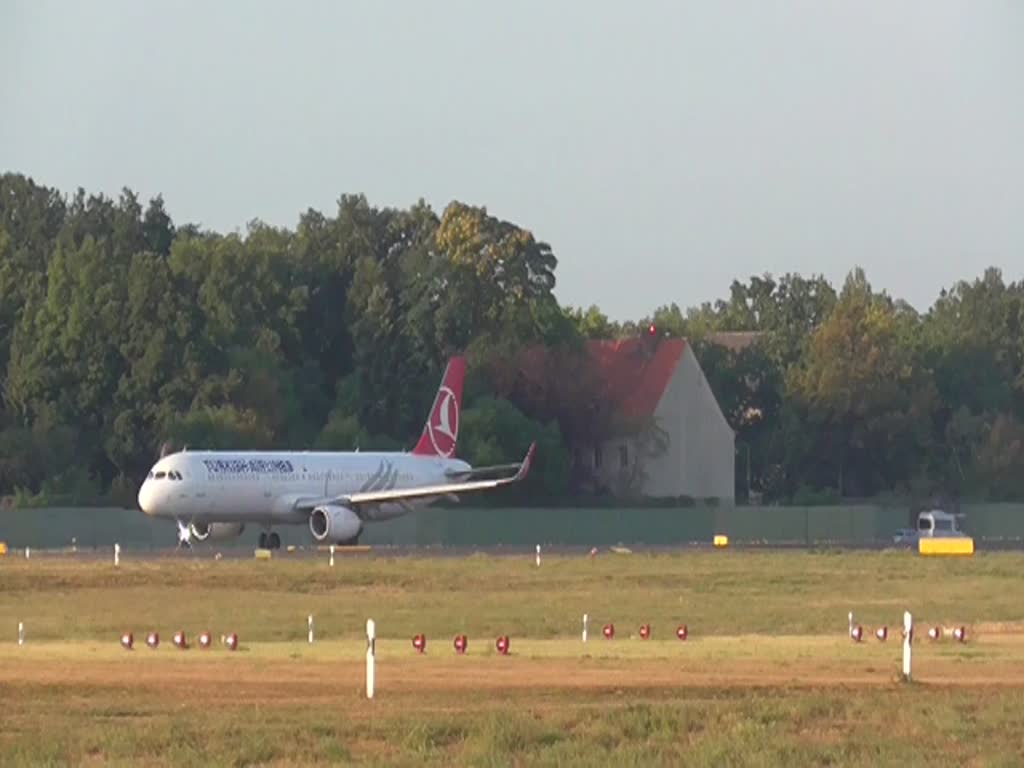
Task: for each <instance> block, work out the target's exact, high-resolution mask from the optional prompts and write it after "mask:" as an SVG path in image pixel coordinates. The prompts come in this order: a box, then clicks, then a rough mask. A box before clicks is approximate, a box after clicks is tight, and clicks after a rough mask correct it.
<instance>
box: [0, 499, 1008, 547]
mask: <svg viewBox="0 0 1024 768" xmlns="http://www.w3.org/2000/svg"><path fill="white" fill-rule="evenodd" d="M961 511H962V512H963V513H965V515H966V519H965V524H964V527H965V529H966V531H967V533H969V534H970V535H972V536H974V537H975V538H976V539H977V540H979V542H984V541H986V540H988V541H999V542H1003V543H1005V542H1014V541H1017V542H1021V545H1022V546H1024V504H975V505H964V506H962V508H961ZM908 527H911V515H910V512H909V510H908V509H907V508H906V507H895V506H882V505H871V504H862V505H857V506H820V507H755V506H751V507H746V506H738V507H700V506H698V507H685V508H629V507H621V508H523V509H517V508H506V509H474V508H468V507H467V508H455V509H442V508H427V509H422V510H419V511H416V512H414V513H412V514H410V515H406V516H405V517H402V518H399V519H397V520H392V521H389V522H385V523H376V524H371V525H368V526H367V527H366V528H365V530H364V533H363V536H362V539H361V543H365V544H371V545H378V546H395V547H428V546H429V547H499V546H504V547H531V548H532V547H533V546H534V545H535V544H542V545H544V546H549V547H550V546H556V547H557V546H561V547H592V546H599V547H600V546H610V545H615V544H624V545H627V546H653V547H663V546H680V545H686V544H691V543H695V542H696V543H705V544H706V543H709V542H710V541H711V540H712V538H713V537H714V536H715V535H716V534H725V535H727V536H728V537H729V538H730V540H731V541H733V542H736V543H758V544H766V545H778V546H787V545H788V546H830V545H831V546H844V545H845V546H867V545H877V544H879V543H885V542H892V537H893V534H894V533H895V532H896V531H897V530H898V529H901V528H908ZM259 530H260V526H258V525H252V526H248V527H247V529H246V531H245V532H244V533H243V535H242V536H241V537H240V538H238V539H232V540H228V541H222V542H218V543H217V547H219V548H232V547H245V548H251V547H253V546H254V544H255V539H256V536H257V533H258V531H259ZM275 530H276V531H278V533H279V534H280V536H281V541H282V545H283V546H288V545H290V544H294V545H297V546H308V545H310V544H311V543H312V537H311V536H310V533H309V530H308V529H307V528H306V527H305V526H300V525H291V526H280V527H277V528H275ZM177 540H178V539H177V530H176V526H175V524H174V522H173V521H169V520H155V519H152V518H149V517H146V516H145V515H144V514H142V513H141V512H139V511H136V510H129V509H118V508H40V509H11V510H0V541H5V542H7V544H8V546H9V547H10V548H11V549H21V548H24V547H32V548H35V549H52V548H64V547H71V546H75V547H77V548H79V549H97V548H103V547H110V546H112V545H113V543H114V542H118V543H119V544H120V545H121V547H122V548H124V549H126V550H129V549H137V550H138V549H149V550H156V549H167V548H172V547H174V546H175V545H176V544H177Z"/></svg>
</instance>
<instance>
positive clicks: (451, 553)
mask: <svg viewBox="0 0 1024 768" xmlns="http://www.w3.org/2000/svg"><path fill="white" fill-rule="evenodd" d="M975 546H976V551H1024V539H1002V540H992V541H985V540H976V541H975ZM593 549H594V550H595V552H596V554H598V555H612V554H617V553H619V554H622V553H637V554H640V553H657V554H673V553H675V554H679V553H684V552H694V551H707V550H713V549H714V546H713V545H712V544H711V543H709V542H692V543H687V544H674V545H647V544H633V545H618V546H598V547H594V548H593ZM729 549H733V550H743V551H760V552H771V551H780V552H781V551H820V550H850V551H882V550H886V549H895V550H908V551H915V550H916V546H914V545H907V544H893V543H892V542H891V541H878V542H856V543H843V542H836V543H829V542H817V543H814V544H811V545H808V544H806V543H804V542H794V543H780V542H770V543H768V542H765V543H760V542H738V543H737V542H730V544H729ZM591 551H592V550H591V547H581V546H557V545H553V546H542V548H541V557H542V558H543V557H544V555H558V556H579V557H586V556H589V555H590V553H591ZM477 553H480V554H485V555H487V556H489V557H515V558H523V557H526V558H531V559H532V558H534V557H535V556H536V550H535V549H534V548H533V547H519V546H484V547H464V546H457V547H441V546H374V545H360V546H357V547H336V548H335V554H334V556H335V560H340V559H345V558H353V557H359V558H366V557H436V558H460V557H468V556H470V555H473V554H477ZM255 556H256V549H255V548H248V547H244V546H238V545H233V546H228V547H217V546H216V545H212V544H196V545H194V547H193V549H191V550H189V549H188V548H181V549H178V548H175V547H165V548H160V549H152V548H148V547H144V548H139V549H133V548H132V547H130V546H127V547H125V546H122V548H121V559H122V560H125V561H129V560H166V559H179V560H180V559H186V560H213V559H224V560H252V559H254V557H255ZM6 557H7V558H11V559H13V558H19V559H22V558H24V557H25V551H24V548H19V547H13V546H12V547H11V548H10V549H9V551H8V553H7V556H6ZM30 558H34V559H38V558H45V559H53V558H61V559H74V560H87V561H99V560H109V561H112V560H113V547H112V546H108V547H101V548H92V547H88V548H78V549H72V548H70V547H64V548H60V549H31V550H30ZM272 558H273V559H288V560H314V559H321V558H323V559H328V558H330V552H329V550H328V548H327V547H314V546H306V547H295V548H293V549H290V550H289V549H286V548H283V547H282V549H280V550H276V551H274V552H272Z"/></svg>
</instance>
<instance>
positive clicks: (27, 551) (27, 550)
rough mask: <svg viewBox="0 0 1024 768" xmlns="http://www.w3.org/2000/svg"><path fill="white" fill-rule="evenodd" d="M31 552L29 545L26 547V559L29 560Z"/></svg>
mask: <svg viewBox="0 0 1024 768" xmlns="http://www.w3.org/2000/svg"><path fill="white" fill-rule="evenodd" d="M30 554H31V552H30V550H29V548H28V547H25V559H26V560H28V559H29V555H30Z"/></svg>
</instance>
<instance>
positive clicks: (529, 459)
mask: <svg viewBox="0 0 1024 768" xmlns="http://www.w3.org/2000/svg"><path fill="white" fill-rule="evenodd" d="M536 452H537V441H534V442H532V443H530V450H528V451H527V452H526V458H525V459H523V463H522V464H520V465H519V471H518V472H516V476H515V478H514V480H522V479H523V478H524V477H526V475H527V473H528V472H529V471H530V465H531V464H533V454H535V453H536Z"/></svg>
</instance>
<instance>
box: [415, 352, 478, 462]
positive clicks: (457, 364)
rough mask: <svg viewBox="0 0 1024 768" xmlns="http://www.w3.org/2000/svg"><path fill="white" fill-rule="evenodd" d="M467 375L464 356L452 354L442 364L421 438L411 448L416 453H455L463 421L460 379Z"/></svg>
mask: <svg viewBox="0 0 1024 768" xmlns="http://www.w3.org/2000/svg"><path fill="white" fill-rule="evenodd" d="M465 378H466V359H465V358H464V357H453V358H452V359H451V360H449V361H448V367H447V368H445V371H444V378H443V379H442V380H441V387H440V388H439V389H438V390H437V397H435V398H434V404H433V406H431V408H430V415H429V416H428V417H427V423H426V424H425V425H424V427H423V434H422V435H420V441H419V442H418V443H416V447H415V448H413V449H412V452H413V453H414V454H416V455H417V456H440V457H442V458H445V459H449V458H452V457H453V456H455V444H456V443H457V442H458V440H459V424H460V422H461V421H462V381H463V379H465Z"/></svg>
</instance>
